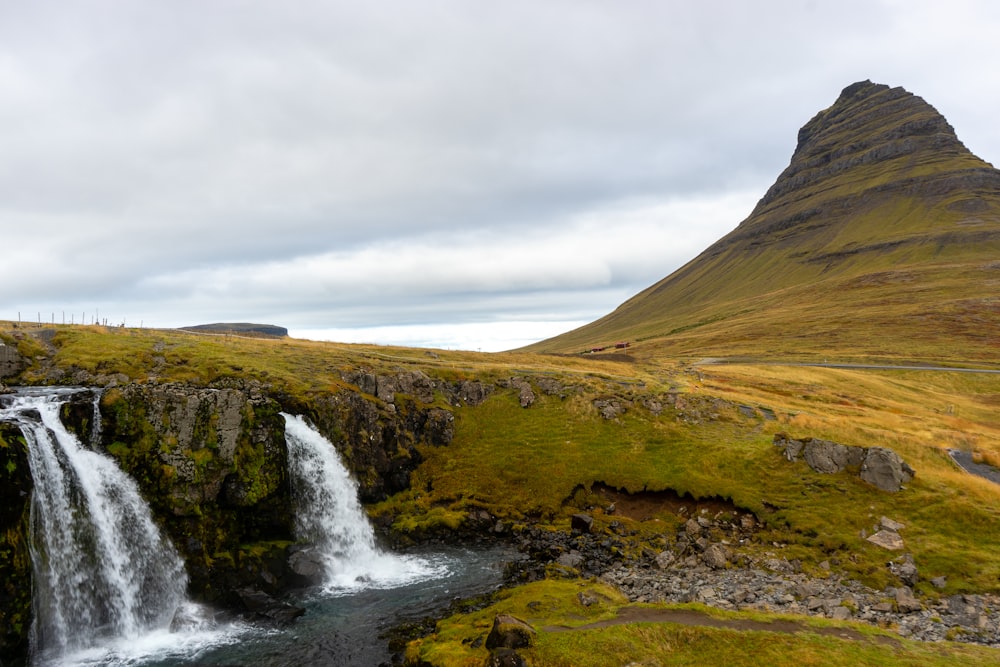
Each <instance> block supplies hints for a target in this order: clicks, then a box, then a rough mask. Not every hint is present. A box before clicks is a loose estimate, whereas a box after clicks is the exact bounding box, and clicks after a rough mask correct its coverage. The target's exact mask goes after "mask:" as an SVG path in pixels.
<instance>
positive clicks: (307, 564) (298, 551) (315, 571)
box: [288, 546, 325, 586]
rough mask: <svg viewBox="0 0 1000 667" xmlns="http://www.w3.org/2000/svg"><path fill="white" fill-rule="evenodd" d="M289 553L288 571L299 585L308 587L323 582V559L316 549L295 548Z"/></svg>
mask: <svg viewBox="0 0 1000 667" xmlns="http://www.w3.org/2000/svg"><path fill="white" fill-rule="evenodd" d="M289 552H290V553H289V556H288V569H289V570H290V571H291V574H292V577H293V579H295V580H296V581H295V583H296V584H297V585H299V586H308V585H311V584H317V583H319V582H320V581H322V580H323V576H324V574H325V568H324V567H323V559H322V556H321V555H320V553H319V552H318V551H317V550H316V549H315V548H314V547H308V546H305V547H304V546H293V547H291V548H290V549H289Z"/></svg>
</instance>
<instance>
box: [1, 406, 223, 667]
mask: <svg viewBox="0 0 1000 667" xmlns="http://www.w3.org/2000/svg"><path fill="white" fill-rule="evenodd" d="M64 396H65V393H62V394H60V393H51V394H47V395H22V396H18V397H16V398H14V399H13V401H12V402H11V403H10V404H9V407H7V408H5V409H2V410H0V420H3V421H13V422H15V423H17V424H18V425H19V426H20V428H21V432H22V433H23V434H24V436H25V439H26V440H27V442H28V456H29V463H30V466H31V475H32V479H33V481H34V492H33V494H32V504H31V528H30V530H31V535H30V544H31V554H32V564H33V570H34V581H33V591H32V600H33V605H34V616H35V621H34V627H33V647H34V651H33V653H34V660H35V663H36V664H59V665H66V664H93V665H97V664H100V665H109V664H125V663H128V662H131V661H132V660H134V659H135V658H136V657H137V656H138V655H140V654H142V653H144V652H145V651H147V650H152V651H155V652H160V651H162V645H163V644H164V643H165V642H169V643H173V644H184V643H190V642H194V643H198V642H202V643H204V642H206V641H209V642H215V641H218V640H219V639H220V637H216V636H211V635H213V633H212V631H210V630H209V628H208V626H209V624H207V623H206V622H205V621H204V620H203V619H202V618H201V610H200V608H198V607H197V605H193V604H192V603H190V602H188V600H187V599H186V595H185V589H186V587H187V574H186V573H185V571H184V564H183V562H182V561H181V559H180V556H179V555H178V554H177V551H176V550H175V549H174V547H173V545H172V544H171V543H170V541H169V540H167V539H166V538H164V537H163V536H162V535H160V533H159V530H158V529H157V527H156V525H155V524H154V523H153V521H152V517H151V514H150V511H149V507H148V506H147V505H146V503H145V501H144V500H143V499H142V497H141V496H140V494H139V490H138V487H137V485H136V483H135V482H134V481H133V480H132V479H131V478H130V477H129V476H128V475H126V474H125V473H123V472H122V471H121V470H120V469H119V468H118V466H117V465H116V464H115V462H114V461H113V460H112V459H111V458H109V457H107V456H105V455H103V454H100V453H97V452H94V451H90V450H88V449H85V448H84V447H82V446H81V444H80V442H79V440H78V439H77V438H76V436H75V435H73V434H72V433H70V432H69V431H67V430H66V428H65V427H64V426H63V424H62V422H61V421H60V419H59V406H60V404H61V403H62V402H63V401H64V400H65V399H64V398H63V397H64ZM36 415H37V416H36ZM178 611H182V612H184V613H183V614H182V616H184V617H185V619H186V622H185V629H184V631H183V632H181V633H171V632H170V626H171V623H172V621H174V619H175V615H176V614H177V612H178ZM216 634H217V633H216ZM168 636H169V639H166V638H167V637H168Z"/></svg>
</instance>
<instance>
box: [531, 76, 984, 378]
mask: <svg viewBox="0 0 1000 667" xmlns="http://www.w3.org/2000/svg"><path fill="white" fill-rule="evenodd" d="M998 258H1000V171H997V170H995V169H993V168H992V167H991V166H990V165H989V164H987V163H986V162H983V161H982V160H980V159H979V158H977V157H975V156H974V155H973V154H972V153H970V152H969V151H968V150H967V149H966V148H965V147H964V146H963V145H962V144H961V142H960V141H959V140H958V139H957V137H956V136H955V133H954V131H953V130H952V128H951V126H950V125H948V123H947V121H945V119H944V118H943V117H942V116H941V115H940V114H938V113H937V111H935V110H934V109H933V107H931V106H930V105H928V104H927V103H926V102H924V101H923V100H921V99H920V98H918V97H915V96H913V95H911V94H910V93H908V92H906V91H904V90H902V89H900V88H889V87H887V86H883V85H877V84H872V83H870V82H861V83H857V84H854V85H852V86H849V87H848V88H846V89H845V90H844V91H843V93H842V94H841V96H840V98H839V99H838V100H837V101H836V103H835V104H834V105H833V106H831V107H830V108H829V109H826V110H825V111H822V112H820V113H819V114H817V115H816V116H815V117H814V118H813V119H812V120H810V121H809V122H808V123H807V124H806V125H805V126H804V127H803V128H802V129H801V130H800V132H799V138H798V146H797V148H796V149H795V152H794V154H793V156H792V159H791V163H790V164H789V166H788V168H787V169H785V171H784V172H782V174H781V175H780V176H779V178H778V180H777V181H776V182H775V183H774V185H773V186H771V188H770V189H769V190H768V192H767V193H766V194H765V195H764V197H763V198H762V199H761V200H760V202H759V203H758V204H757V206H756V208H755V209H754V211H753V212H752V213H751V215H750V216H749V217H748V218H747V219H746V220H744V221H743V222H742V223H741V224H740V225H739V226H738V227H737V228H736V229H734V230H733V231H732V232H731V233H729V234H727V235H726V236H725V237H723V238H722V239H720V240H719V241H718V242H716V243H715V244H713V245H712V246H711V247H709V248H708V249H707V250H705V251H704V252H703V253H701V255H699V256H698V257H697V258H695V259H694V260H692V261H691V262H689V263H688V264H687V265H685V266H684V267H682V268H681V269H679V270H677V271H676V272H674V273H673V274H671V275H670V276H668V277H666V278H664V279H663V280H662V281H660V282H658V283H657V284H655V285H653V286H651V287H649V288H648V289H646V290H644V291H643V292H641V293H639V294H637V295H636V296H635V297H633V298H632V299H630V300H628V301H626V302H625V303H623V304H622V305H621V306H619V307H618V308H617V309H616V310H615V311H614V312H612V313H610V314H609V315H607V316H605V317H603V318H601V319H599V320H597V321H596V322H593V323H591V324H588V325H586V326H583V327H581V328H579V329H576V330H574V331H571V332H568V333H566V334H563V335H561V336H557V337H555V338H552V339H549V340H546V341H543V342H541V343H538V344H535V345H532V346H529V347H528V348H526V349H528V350H532V351H542V352H562V353H573V352H581V351H584V350H587V349H589V348H591V347H599V346H603V345H606V344H608V343H609V342H614V341H617V340H629V341H632V342H633V344H634V345H635V349H634V353H636V354H639V355H642V356H645V357H650V356H657V355H660V354H664V353H666V354H679V355H704V356H735V355H754V356H772V357H773V356H783V357H797V356H808V357H813V358H815V357H817V356H828V355H829V356H836V357H837V358H840V359H846V358H850V359H875V358H877V359H886V360H892V359H934V360H941V361H945V360H948V361H958V360H973V361H977V362H990V361H994V360H995V359H996V358H997V357H998V352H1000V342H998V339H1000V336H998V335H997V332H998V331H1000V298H998V297H997V294H998V292H1000V259H998Z"/></svg>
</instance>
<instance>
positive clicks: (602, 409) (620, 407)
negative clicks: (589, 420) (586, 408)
mask: <svg viewBox="0 0 1000 667" xmlns="http://www.w3.org/2000/svg"><path fill="white" fill-rule="evenodd" d="M593 405H594V407H595V408H597V411H598V412H599V413H600V415H601V416H602V417H604V418H605V419H608V420H611V419H618V417H620V416H622V415H623V414H625V409H626V406H625V403H624V402H623V401H622V400H621V399H618V398H596V399H594V404H593Z"/></svg>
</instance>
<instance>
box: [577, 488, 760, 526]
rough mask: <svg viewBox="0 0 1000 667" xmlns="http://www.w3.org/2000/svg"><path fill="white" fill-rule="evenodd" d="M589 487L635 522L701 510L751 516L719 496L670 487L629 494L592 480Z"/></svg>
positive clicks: (697, 513) (615, 511)
mask: <svg viewBox="0 0 1000 667" xmlns="http://www.w3.org/2000/svg"><path fill="white" fill-rule="evenodd" d="M590 490H591V493H594V494H595V495H598V496H600V497H601V498H604V499H605V500H606V501H607V503H606V506H611V505H614V508H615V509H614V514H616V515H618V516H624V517H627V518H629V519H632V520H634V521H648V520H650V519H653V518H655V517H657V516H658V515H662V514H664V513H669V514H675V515H679V516H687V517H691V516H697V515H700V514H702V513H704V514H707V515H708V516H715V515H717V514H720V513H730V514H732V515H733V517H736V516H738V515H741V514H750V515H753V512H751V511H750V510H748V509H745V508H742V507H739V506H738V505H736V504H735V503H733V502H732V501H731V500H728V499H726V498H721V497H718V496H713V497H709V498H698V499H695V498H692V497H691V496H690V495H688V494H684V495H680V494H679V493H677V492H676V491H674V490H672V489H666V490H664V491H637V492H635V493H629V492H628V491H622V490H620V489H616V488H614V487H611V486H608V485H607V484H604V483H603V482H595V483H594V484H593V485H591V488H590Z"/></svg>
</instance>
